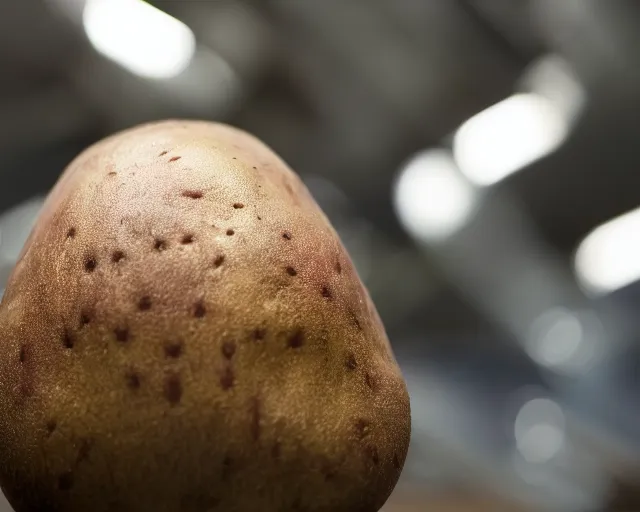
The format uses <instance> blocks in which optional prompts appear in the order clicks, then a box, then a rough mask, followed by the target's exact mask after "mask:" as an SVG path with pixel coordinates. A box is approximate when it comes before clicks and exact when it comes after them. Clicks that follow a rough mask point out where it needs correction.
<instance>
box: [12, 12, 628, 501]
mask: <svg viewBox="0 0 640 512" xmlns="http://www.w3.org/2000/svg"><path fill="white" fill-rule="evenodd" d="M639 28H640V3H639V2H637V0H606V1H604V0H349V1H345V0H322V1H318V0H253V1H251V0H162V1H161V0H157V1H150V2H143V1H142V0H19V1H17V0H13V1H11V0H0V67H1V69H2V71H1V73H0V290H2V288H3V287H4V283H5V282H6V279H7V276H8V273H9V272H10V270H11V268H12V266H13V265H14V264H15V260H16V258H17V256H18V253H19V251H20V248H21V246H22V244H23V243H24V240H25V238H26V236H27V234H28V232H29V230H30V229H31V226H32V225H33V222H34V218H35V216H36V215H37V212H38V210H39V208H40V205H41V201H42V198H43V196H44V195H46V193H47V191H48V190H49V189H50V188H51V187H52V185H53V183H54V182H55V180H56V179H57V177H58V176H59V174H60V173H61V171H62V170H63V168H64V167H65V166H66V164H67V163H69V161H70V160H71V159H72V158H73V157H74V156H75V155H76V154H77V153H79V152H80V151H81V150H82V149H83V148H85V147H86V146H87V145H88V144H90V143H92V142H94V141H96V140H98V139H100V138H102V137H104V136H106V135H108V134H111V133H113V132H114V131H117V130H121V129H123V128H126V127H130V126H132V125H135V124H138V123H141V122H145V121H150V120H154V119H161V118H167V117H181V118H201V119H210V120H218V121H223V122H227V123H231V124H234V125H237V126H239V127H242V128H244V129H246V130H249V131H251V132H253V133H254V134H256V135H257V136H258V137H259V138H261V139H263V140H264V141H266V142H267V143H268V144H269V145H271V146H272V147H273V148H274V150H275V151H276V152H278V153H279V154H280V155H281V156H283V157H284V158H285V160H287V161H288V162H289V163H290V165H291V166H292V167H293V168H294V169H296V170H297V171H298V172H299V173H300V175H301V176H302V177H303V179H304V181H305V182H306V183H307V185H308V187H309V189H310V190H311V192H312V193H313V195H314V196H315V197H316V199H317V200H318V202H319V203H320V205H321V206H322V207H323V208H324V210H325V211H326V212H327V214H328V216H329V217H330V218H331V220H332V221H333V223H334V225H335V226H336V228H337V230H338V231H339V233H340V235H341V237H342V239H343V241H344V243H345V245H346V246H347V248H348V250H349V251H350V253H351V255H352V256H353V258H354V260H355V263H356V266H357V268H358V270H359V272H360V274H361V277H362V278H363V280H364V281H365V283H366V284H367V286H368V287H369V289H370V291H371V293H372V296H373V299H374V301H375V303H376V305H377V306H378V308H379V311H380V313H381V316H382V317H383V320H384V322H385V325H386V327H387V331H388V333H389V336H390V338H391V340H392V343H393V346H394V349H395V352H396V355H397V358H398V360H399V362H400V364H401V366H402V368H403V371H404V373H405V375H406V378H407V382H408V386H409V390H410V393H411V400H412V408H413V439H412V445H411V449H410V454H409V458H408V460H407V463H406V466H405V470H404V473H403V476H402V479H401V482H400V483H399V485H398V487H397V489H396V491H395V492H394V494H393V496H392V497H391V499H390V500H389V502H388V503H387V505H386V506H385V508H384V512H418V511H426V512H454V511H455V512H458V511H474V512H484V511H488V512H501V511H505V512H507V511H516V512H518V511H531V512H534V511H561V512H573V511H607V512H608V511H611V512H613V511H616V512H623V511H627V512H632V511H639V510H640V487H639V485H638V484H640V406H639V401H640V379H637V378H636V377H637V373H639V369H640V343H639V342H638V340H639V339H640V315H638V314H637V312H638V310H639V308H640V285H639V284H638V280H640V209H638V210H637V209H636V208H638V207H640V173H639V171H638V169H640V122H638V112H640V30H639ZM0 293H1V292H0ZM0 500H1V498H0ZM0 511H2V512H5V511H9V507H8V505H6V503H5V502H4V501H0Z"/></svg>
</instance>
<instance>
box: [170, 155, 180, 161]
mask: <svg viewBox="0 0 640 512" xmlns="http://www.w3.org/2000/svg"><path fill="white" fill-rule="evenodd" d="M181 158H182V157H181V156H172V157H171V158H169V162H177V161H178V160H180V159H181Z"/></svg>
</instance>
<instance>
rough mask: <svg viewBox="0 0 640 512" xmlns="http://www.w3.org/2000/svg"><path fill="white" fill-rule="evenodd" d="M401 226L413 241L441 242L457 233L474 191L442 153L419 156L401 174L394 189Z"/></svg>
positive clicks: (472, 207) (466, 215) (436, 152)
mask: <svg viewBox="0 0 640 512" xmlns="http://www.w3.org/2000/svg"><path fill="white" fill-rule="evenodd" d="M394 202H395V208H396V212H397V214H398V216H399V217H400V220H401V222H402V223H403V224H404V226H405V227H406V228H407V230H409V232H411V234H412V235H414V236H415V237H417V238H421V239H426V240H427V241H434V240H441V239H444V238H446V237H448V236H450V235H451V234H453V233H454V232H455V231H457V230H458V229H460V228H461V227H462V226H463V225H464V224H465V223H466V221H467V219H468V218H469V215H470V214H471V212H472V211H473V209H474V206H475V202H476V190H475V189H474V188H473V186H472V185H470V184H469V183H468V182H467V181H466V180H465V179H464V177H463V176H461V175H460V173H459V172H458V169H457V167H456V164H455V162H454V161H453V158H452V157H451V154H450V153H449V152H447V151H444V150H430V151H425V152H423V153H419V154H418V155H417V156H415V157H414V158H413V159H412V160H411V161H409V163H408V164H407V165H406V166H405V168H404V169H403V170H402V171H401V174H400V176H399V178H398V181H397V183H396V187H395V197H394Z"/></svg>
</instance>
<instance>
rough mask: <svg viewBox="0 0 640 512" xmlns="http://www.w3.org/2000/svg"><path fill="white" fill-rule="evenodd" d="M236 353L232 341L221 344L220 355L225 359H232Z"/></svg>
mask: <svg viewBox="0 0 640 512" xmlns="http://www.w3.org/2000/svg"><path fill="white" fill-rule="evenodd" d="M235 353H236V344H235V343H234V342H233V341H225V342H224V343H223V344H222V355H223V356H224V357H225V359H229V360H230V359H232V358H233V356H234V354H235Z"/></svg>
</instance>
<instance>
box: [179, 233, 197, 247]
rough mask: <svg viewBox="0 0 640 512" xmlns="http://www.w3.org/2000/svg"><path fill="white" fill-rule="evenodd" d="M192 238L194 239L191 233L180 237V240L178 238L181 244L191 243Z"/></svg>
mask: <svg viewBox="0 0 640 512" xmlns="http://www.w3.org/2000/svg"><path fill="white" fill-rule="evenodd" d="M193 240H194V236H193V235H192V234H191V233H189V234H186V235H184V236H183V237H182V240H180V243H181V244H182V245H190V244H192V243H193Z"/></svg>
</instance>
